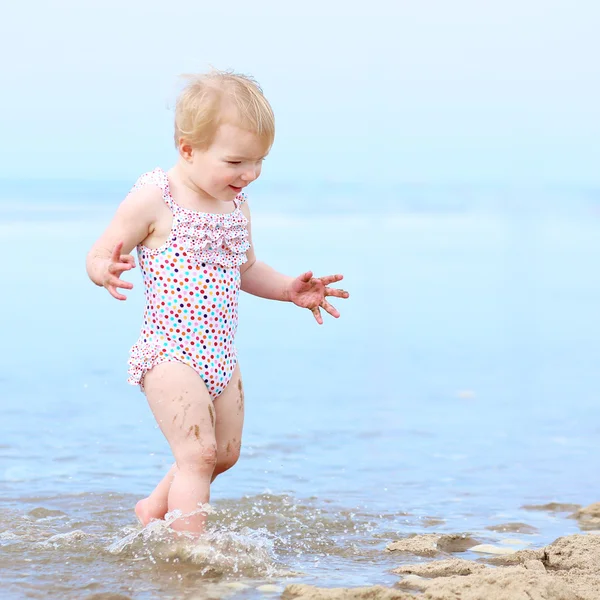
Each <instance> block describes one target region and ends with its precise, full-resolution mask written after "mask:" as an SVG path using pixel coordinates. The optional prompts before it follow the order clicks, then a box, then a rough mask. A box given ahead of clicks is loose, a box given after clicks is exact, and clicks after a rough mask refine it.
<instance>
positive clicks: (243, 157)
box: [187, 123, 268, 201]
mask: <svg viewBox="0 0 600 600" xmlns="http://www.w3.org/2000/svg"><path fill="white" fill-rule="evenodd" d="M267 152H268V149H267V148H265V144H264V142H263V141H262V140H261V139H260V138H259V137H258V136H257V135H256V134H254V133H251V132H250V131H247V130H245V129H241V128H239V127H237V126H236V125H232V124H229V123H223V124H222V125H220V126H219V129H218V130H217V132H216V134H215V137H214V139H213V142H212V144H211V145H210V146H209V147H208V148H206V149H204V150H196V149H192V150H191V152H190V154H189V157H188V158H187V163H188V172H189V175H190V178H191V179H192V181H193V183H194V184H195V185H196V186H197V188H198V191H199V193H200V194H202V195H205V196H206V197H207V198H208V199H216V200H224V201H232V200H233V199H234V198H235V197H236V196H237V195H238V194H239V193H240V192H241V191H242V189H243V188H245V187H246V186H247V185H250V184H251V183H252V182H253V181H255V180H256V179H258V177H259V176H260V172H261V169H262V161H263V160H264V158H265V156H266V154H267Z"/></svg>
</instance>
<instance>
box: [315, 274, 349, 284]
mask: <svg viewBox="0 0 600 600" xmlns="http://www.w3.org/2000/svg"><path fill="white" fill-rule="evenodd" d="M319 279H320V280H321V281H322V282H323V285H329V284H330V283H335V282H336V281H341V280H342V279H344V276H343V275H327V276H326V277H319Z"/></svg>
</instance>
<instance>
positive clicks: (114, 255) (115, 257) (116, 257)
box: [110, 242, 123, 262]
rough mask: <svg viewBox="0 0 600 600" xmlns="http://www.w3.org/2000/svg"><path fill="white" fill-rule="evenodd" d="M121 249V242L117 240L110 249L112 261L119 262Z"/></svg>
mask: <svg viewBox="0 0 600 600" xmlns="http://www.w3.org/2000/svg"><path fill="white" fill-rule="evenodd" d="M121 250H123V242H119V243H118V244H117V245H116V246H115V247H114V248H113V251H112V254H111V257H110V259H111V260H112V261H113V262H119V257H120V256H121Z"/></svg>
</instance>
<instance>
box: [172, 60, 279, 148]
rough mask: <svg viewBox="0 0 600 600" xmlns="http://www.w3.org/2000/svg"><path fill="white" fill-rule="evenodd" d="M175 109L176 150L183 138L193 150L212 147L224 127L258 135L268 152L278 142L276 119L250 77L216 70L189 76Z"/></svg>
mask: <svg viewBox="0 0 600 600" xmlns="http://www.w3.org/2000/svg"><path fill="white" fill-rule="evenodd" d="M186 78H187V79H188V83H187V85H186V86H185V87H184V89H183V90H182V91H181V93H180V94H179V97H178V98H177V103H176V105H175V135H174V138H175V146H176V147H179V140H180V139H181V138H184V139H185V140H186V141H188V142H189V143H190V144H191V146H192V147H193V148H199V149H205V148H207V147H208V146H210V144H211V143H212V141H213V139H214V136H215V133H216V132H217V129H218V128H219V125H221V124H222V123H232V124H235V125H238V126H240V127H241V128H242V129H246V130H248V131H251V132H252V133H255V134H256V135H258V136H259V137H260V138H261V139H262V140H263V141H264V142H265V147H266V148H267V149H269V148H270V147H271V145H272V144H273V140H274V139H275V117H274V115H273V109H272V108H271V105H270V104H269V102H268V101H267V99H266V98H265V97H264V95H263V92H262V89H261V88H260V86H259V85H258V83H257V82H256V81H255V80H254V79H253V78H252V77H249V76H247V75H240V74H237V73H233V72H230V71H217V70H213V71H210V72H208V73H204V74H200V75H188V76H186Z"/></svg>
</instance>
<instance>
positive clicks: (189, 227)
mask: <svg viewBox="0 0 600 600" xmlns="http://www.w3.org/2000/svg"><path fill="white" fill-rule="evenodd" d="M174 218H175V219H176V229H175V231H176V239H175V240H174V245H179V246H180V247H182V248H183V249H184V251H185V252H187V253H188V254H189V255H190V257H193V261H194V262H196V263H208V264H213V265H220V266H222V267H239V266H240V265H243V264H244V263H245V262H247V260H248V257H247V256H246V251H247V250H248V249H249V248H250V242H249V241H248V229H247V227H246V226H247V224H248V219H246V217H245V215H244V214H243V213H242V211H241V210H240V209H239V208H236V210H234V211H233V212H232V213H227V214H212V213H194V212H188V211H186V210H180V211H179V212H178V213H177V214H176V215H175V216H174Z"/></svg>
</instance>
